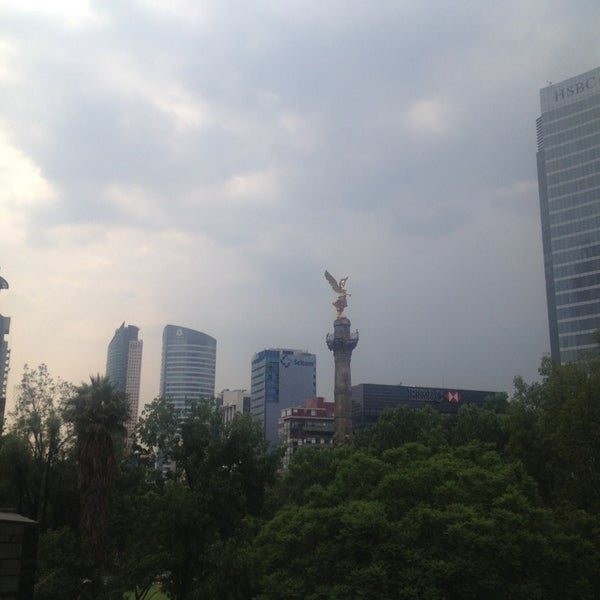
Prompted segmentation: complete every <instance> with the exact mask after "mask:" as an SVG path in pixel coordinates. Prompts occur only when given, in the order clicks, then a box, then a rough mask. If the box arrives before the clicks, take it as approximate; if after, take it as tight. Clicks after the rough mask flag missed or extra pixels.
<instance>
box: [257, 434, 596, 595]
mask: <svg viewBox="0 0 600 600" xmlns="http://www.w3.org/2000/svg"><path fill="white" fill-rule="evenodd" d="M332 454H334V455H335V452H334V453H332ZM311 459H312V456H311V455H309V454H306V455H305V456H303V457H302V463H303V469H298V470H296V471H295V472H292V471H290V473H289V475H288V478H289V479H294V478H295V477H296V476H297V475H299V476H300V478H301V479H304V478H305V476H306V472H307V471H308V465H307V463H308V462H310V460H311ZM314 459H315V461H317V462H319V463H321V462H323V459H322V458H321V457H319V456H318V454H316V453H315V454H314ZM336 461H337V471H336V475H335V476H334V477H332V478H331V479H330V480H329V482H328V483H322V484H318V485H314V486H311V487H309V488H307V489H306V491H305V493H304V495H303V497H302V500H301V504H295V503H293V502H290V503H288V504H286V505H285V506H284V507H283V508H282V509H281V510H280V511H279V512H278V513H277V514H276V515H275V517H274V518H273V519H272V520H271V521H270V522H268V523H267V524H265V525H264V527H263V528H262V530H261V532H260V534H259V535H258V537H257V539H256V545H255V554H256V556H258V557H260V561H259V572H260V577H261V578H260V589H259V591H258V593H257V597H259V598H265V599H266V598H289V599H292V598H293V599H295V598H347V597H353V598H371V597H372V598H375V597H377V598H404V597H407V598H481V597H485V598H506V597H513V598H559V597H576V594H575V593H574V591H575V590H577V591H578V593H582V596H581V597H585V595H586V593H587V594H591V591H592V590H593V589H594V587H593V585H594V584H595V583H596V581H595V579H594V578H595V577H596V575H595V573H596V571H595V569H596V567H597V563H596V562H595V560H589V559H586V558H585V557H586V552H587V551H589V550H590V546H589V544H588V543H586V541H585V540H583V539H582V538H581V537H580V536H578V535H573V534H571V535H569V534H566V533H564V532H562V531H561V527H560V525H559V523H558V522H557V520H556V518H555V517H554V515H553V514H552V513H551V512H550V511H548V510H547V509H543V508H541V507H540V506H539V504H538V501H537V495H536V488H535V484H534V482H533V481H532V480H531V479H530V478H529V477H528V476H527V475H526V474H525V473H524V471H523V469H522V468H521V467H520V466H519V465H518V464H516V463H507V462H505V461H504V460H503V459H502V457H501V456H500V454H498V453H497V452H496V451H495V450H492V449H490V448H489V447H486V446H482V445H481V444H477V443H472V444H471V445H469V446H465V447H459V448H456V449H450V448H446V449H445V450H443V451H434V450H432V449H427V448H426V447H425V446H423V445H418V444H417V445H415V444H414V443H413V444H409V445H405V446H403V447H400V448H398V449H396V451H394V452H391V451H389V452H388V453H387V454H385V456H384V457H381V458H378V457H375V456H373V455H370V456H369V455H368V454H365V452H364V451H363V450H352V451H350V452H348V451H345V453H341V454H340V455H338V456H337V457H336ZM287 485H288V486H289V488H290V489H294V487H295V486H296V485H297V484H295V483H294V482H293V481H292V482H287ZM559 590H560V592H559ZM590 597H591V596H590Z"/></svg>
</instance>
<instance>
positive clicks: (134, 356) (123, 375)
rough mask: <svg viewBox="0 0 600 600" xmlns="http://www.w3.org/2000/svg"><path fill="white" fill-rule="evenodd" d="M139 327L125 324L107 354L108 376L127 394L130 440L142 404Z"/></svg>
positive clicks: (127, 425) (141, 345)
mask: <svg viewBox="0 0 600 600" xmlns="http://www.w3.org/2000/svg"><path fill="white" fill-rule="evenodd" d="M139 331H140V328H139V327H136V326H135V325H127V326H126V325H125V323H123V324H122V325H121V327H119V328H118V329H117V330H116V331H115V335H114V336H113V338H112V340H111V341H110V344H109V345H108V350H107V353H106V375H107V377H108V378H109V379H110V381H111V382H112V383H113V385H114V386H115V389H116V390H117V391H119V392H122V393H124V394H127V401H128V403H129V420H128V421H127V423H126V424H125V426H126V427H127V438H128V439H130V438H131V436H132V435H133V433H134V430H135V426H136V424H137V417H138V409H139V403H140V381H141V373H142V349H143V342H142V340H138V333H139Z"/></svg>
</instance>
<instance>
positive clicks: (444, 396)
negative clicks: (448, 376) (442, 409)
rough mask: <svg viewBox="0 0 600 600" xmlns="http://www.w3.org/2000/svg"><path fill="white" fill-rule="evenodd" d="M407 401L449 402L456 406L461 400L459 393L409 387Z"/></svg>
mask: <svg viewBox="0 0 600 600" xmlns="http://www.w3.org/2000/svg"><path fill="white" fill-rule="evenodd" d="M407 391H408V399H409V400H412V401H413V402H450V403H451V404H458V403H459V402H460V401H461V400H462V398H461V395H460V392H457V391H453V390H441V389H436V388H418V387H409V388H407Z"/></svg>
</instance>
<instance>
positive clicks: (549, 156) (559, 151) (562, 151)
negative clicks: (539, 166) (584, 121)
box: [544, 133, 600, 163]
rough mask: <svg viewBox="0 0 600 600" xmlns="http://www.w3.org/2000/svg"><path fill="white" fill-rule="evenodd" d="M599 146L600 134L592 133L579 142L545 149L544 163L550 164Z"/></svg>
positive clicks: (574, 141) (575, 141)
mask: <svg viewBox="0 0 600 600" xmlns="http://www.w3.org/2000/svg"><path fill="white" fill-rule="evenodd" d="M598 145H600V133H591V134H590V135H586V136H584V137H582V138H579V139H578V140H573V141H571V142H566V143H564V144H560V145H559V146H553V147H552V148H545V149H544V161H545V162H546V163H548V162H552V161H554V160H561V159H565V158H567V157H569V156H570V155H574V154H576V153H578V152H581V151H582V150H587V149H588V148H594V147H596V146H598Z"/></svg>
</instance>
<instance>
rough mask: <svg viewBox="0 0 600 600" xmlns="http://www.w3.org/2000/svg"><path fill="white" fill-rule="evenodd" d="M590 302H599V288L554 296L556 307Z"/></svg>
mask: <svg viewBox="0 0 600 600" xmlns="http://www.w3.org/2000/svg"><path fill="white" fill-rule="evenodd" d="M590 300H600V287H596V288H591V289H589V290H575V291H571V292H563V293H561V294H556V306H557V307H558V306H563V305H565V304H575V303H576V302H589V301H590Z"/></svg>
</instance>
